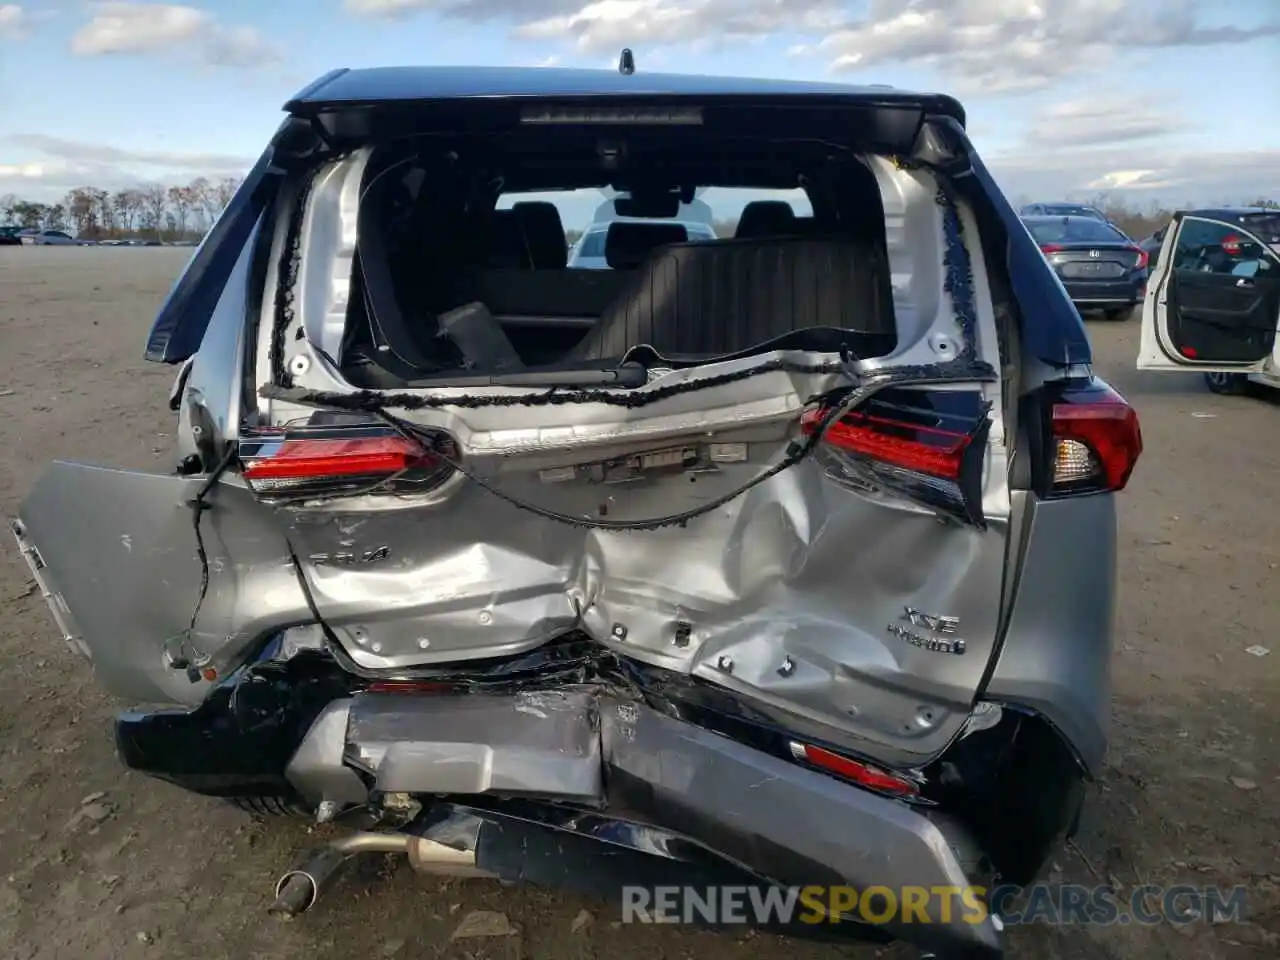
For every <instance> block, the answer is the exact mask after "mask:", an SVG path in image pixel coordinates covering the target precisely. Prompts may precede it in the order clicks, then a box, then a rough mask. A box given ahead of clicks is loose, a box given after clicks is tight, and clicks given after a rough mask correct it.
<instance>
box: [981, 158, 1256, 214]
mask: <svg viewBox="0 0 1280 960" xmlns="http://www.w3.org/2000/svg"><path fill="white" fill-rule="evenodd" d="M984 159H985V160H986V162H987V165H988V166H989V167H990V168H991V171H992V173H993V174H994V175H995V176H996V179H997V180H998V181H999V183H1000V186H1001V188H1002V189H1003V190H1004V191H1005V193H1006V194H1008V195H1009V196H1010V197H1015V198H1016V197H1025V198H1029V199H1045V198H1049V199H1058V198H1064V199H1077V198H1083V197H1086V196H1089V195H1091V194H1094V193H1100V192H1102V193H1114V194H1115V195H1117V196H1120V197H1124V198H1125V199H1128V200H1131V201H1134V202H1139V203H1141V202H1146V201H1147V200H1158V201H1159V202H1160V203H1161V204H1167V205H1175V206H1176V205H1182V204H1210V203H1246V202H1248V201H1250V200H1253V199H1256V198H1258V197H1260V196H1263V197H1273V198H1280V150H1230V151H1227V150H1221V151H1214V150H1206V151H1189V150H1180V151H1179V150H1169V149H1166V148H1153V147H1143V146H1135V145H1133V144H1127V145H1122V144H1116V145H1111V146H1105V147H1095V148H1093V149H1085V150H1060V149H1041V148H1038V147H1037V146H1035V145H1032V144H1027V145H1022V146H1019V147H1017V148H1014V149H1011V150H1007V151H999V152H994V153H992V154H991V155H989V156H986V157H985V158H984Z"/></svg>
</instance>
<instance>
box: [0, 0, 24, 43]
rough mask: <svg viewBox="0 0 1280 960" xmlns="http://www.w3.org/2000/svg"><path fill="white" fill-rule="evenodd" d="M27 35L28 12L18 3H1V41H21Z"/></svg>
mask: <svg viewBox="0 0 1280 960" xmlns="http://www.w3.org/2000/svg"><path fill="white" fill-rule="evenodd" d="M26 35H27V12H26V11H25V10H23V9H22V7H20V6H18V5H17V4H16V3H0V40H21V39H23V38H24V37H25V36H26Z"/></svg>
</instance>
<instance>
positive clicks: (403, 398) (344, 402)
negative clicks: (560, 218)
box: [258, 360, 846, 413]
mask: <svg viewBox="0 0 1280 960" xmlns="http://www.w3.org/2000/svg"><path fill="white" fill-rule="evenodd" d="M845 369H846V365H845V364H843V363H841V362H840V361H838V360H827V361H823V362H821V363H796V362H794V361H791V360H770V361H768V362H766V363H762V364H760V365H759V366H755V367H750V368H748V369H746V370H735V371H733V372H732V373H720V374H714V375H712V376H709V377H703V378H700V379H698V380H686V381H684V382H682V383H673V384H671V385H670V386H666V387H657V388H655V389H653V390H644V391H632V392H621V391H619V390H617V389H607V390H606V389H601V388H591V389H566V388H564V387H552V388H551V389H549V390H543V391H540V392H538V393H522V394H517V395H509V394H508V395H505V396H497V395H493V394H466V395H463V396H458V397H441V396H435V395H432V394H421V393H390V392H386V391H381V390H354V391H340V390H312V389H309V388H307V387H284V386H277V385H275V384H269V383H268V384H263V385H262V386H261V387H259V388H258V396H260V397H262V398H263V399H264V400H282V401H285V402H287V403H298V404H302V405H304V406H312V407H329V408H332V409H334V410H349V411H355V412H360V413H380V412H382V411H384V410H388V409H393V410H439V409H443V408H445V407H458V408H460V409H464V410H478V409H481V408H483V407H555V406H564V405H568V404H576V403H603V404H606V405H608V406H611V407H625V408H626V409H629V410H634V409H637V408H639V407H647V406H649V405H650V404H652V403H658V402H659V401H662V400H668V399H670V398H671V397H676V396H680V395H681V394H685V393H693V392H696V391H698V390H709V389H711V388H712V387H722V386H724V385H726V384H730V383H738V382H740V381H743V380H749V379H750V378H752V377H757V376H761V375H763V374H766V373H779V372H781V373H794V374H798V375H801V376H817V375H822V374H831V373H842V372H844V371H845Z"/></svg>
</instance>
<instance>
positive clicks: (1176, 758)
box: [0, 248, 1280, 960]
mask: <svg viewBox="0 0 1280 960" xmlns="http://www.w3.org/2000/svg"><path fill="white" fill-rule="evenodd" d="M189 254H190V251H188V250H178V249H165V250H153V249H88V250H83V249H61V248H43V249H32V248H17V249H11V248H0V511H3V512H4V513H5V514H6V516H10V515H13V514H14V513H15V512H16V511H17V508H18V506H19V504H20V502H21V500H22V498H23V497H24V496H25V494H26V492H27V490H28V489H29V488H30V486H31V484H32V483H33V482H34V481H35V480H36V478H37V476H38V475H39V473H40V471H41V469H42V468H43V466H44V464H45V463H46V462H47V461H48V460H50V459H52V458H55V457H57V458H72V459H86V460H98V461H102V462H108V463H112V464H117V465H121V466H127V467H132V468H155V469H158V470H167V469H168V468H169V467H170V465H171V464H170V461H171V456H170V449H171V442H172V437H171V436H170V433H171V431H172V429H173V418H172V416H171V415H170V414H169V412H168V411H167V409H166V408H165V403H164V400H165V397H166V394H167V391H168V389H169V386H170V383H171V379H172V376H173V373H174V371H173V370H172V369H169V368H164V367H159V366H156V365H151V364H147V363H145V362H143V361H142V349H143V341H144V338H145V336H146V333H147V331H148V328H149V325H150V323H151V319H152V317H153V315H154V312H155V310H156V307H157V306H158V305H159V303H160V301H161V298H162V296H163V295H164V294H165V292H166V291H167V290H168V288H169V286H170V284H171V283H172V282H173V280H174V279H175V277H176V276H177V273H178V271H179V270H180V268H181V267H182V265H183V263H184V262H185V260H186V258H187V257H188V256H189ZM1090 330H1091V333H1092V336H1093V339H1094V344H1095V348H1096V354H1097V358H1098V368H1099V372H1100V373H1101V374H1102V375H1103V376H1105V377H1107V378H1108V379H1109V380H1111V382H1112V383H1113V384H1115V385H1116V386H1117V387H1118V388H1119V389H1120V390H1121V391H1122V392H1124V393H1125V394H1126V395H1127V396H1128V397H1129V399H1130V400H1131V401H1132V402H1133V403H1134V404H1135V405H1136V406H1137V408H1138V410H1139V412H1140V414H1141V416H1142V424H1143V430H1144V432H1145V437H1146V452H1145V454H1144V456H1143V458H1142V461H1141V462H1140V464H1139V465H1138V469H1137V472H1136V475H1135V477H1134V479H1133V482H1132V485H1131V487H1130V489H1129V491H1128V492H1126V493H1125V494H1124V495H1123V497H1122V507H1121V514H1122V522H1121V563H1120V579H1121V587H1122V598H1121V609H1120V631H1119V644H1118V649H1117V650H1116V655H1115V730H1114V737H1113V744H1112V753H1111V759H1110V766H1109V769H1108V770H1107V772H1106V775H1105V776H1104V777H1103V778H1102V780H1101V782H1100V783H1099V784H1097V785H1096V786H1095V789H1094V791H1093V795H1092V797H1093V803H1092V807H1091V810H1090V813H1089V815H1088V817H1087V820H1086V825H1085V830H1084V835H1083V836H1082V837H1081V839H1080V841H1079V845H1078V847H1077V848H1075V849H1071V850H1064V851H1062V853H1061V854H1060V855H1059V856H1058V857H1056V858H1055V863H1054V865H1053V866H1054V870H1053V873H1052V874H1051V877H1050V879H1052V880H1057V879H1065V880H1069V881H1074V882H1080V883H1097V882H1104V883H1105V882H1112V883H1118V884H1121V885H1125V886H1135V885H1138V884H1141V883H1159V884H1166V885H1168V884H1173V883H1188V884H1195V885H1204V884H1222V885H1227V886H1231V885H1235V884H1243V885H1245V886H1247V887H1248V888H1249V908H1248V920H1249V922H1247V923H1240V924H1238V923H1222V924H1217V925H1214V924H1210V923H1207V922H1206V923H1195V924H1192V925H1190V926H1188V927H1180V928H1179V927H1174V926H1171V925H1163V926H1157V927H1138V926H1113V927H1107V928H1101V927H1092V928H1085V927H1066V928H1057V929H1050V928H1047V927H1043V926H1036V927H1029V928H1022V929H1019V930H1016V931H1014V932H1013V936H1012V949H1011V955H1012V956H1014V957H1018V958H1022V957H1028V958H1030V957H1036V958H1058V960H1066V958H1081V960H1083V958H1086V957H1087V958H1096V957H1106V958H1127V957H1143V958H1161V957H1168V958H1186V960H1191V958H1195V960H1214V958H1245V957H1264V956H1265V957H1275V956H1277V955H1278V954H1280V805H1278V804H1276V803H1275V799H1274V798H1275V795H1276V791H1277V790H1278V789H1280V746H1278V745H1277V744H1278V743H1280V736H1277V735H1278V734H1280V723H1278V721H1277V719H1276V718H1277V711H1276V708H1277V706H1280V682H1278V680H1280V573H1278V572H1277V571H1278V570H1280V509H1278V504H1280V498H1278V497H1277V478H1278V477H1280V445H1277V444H1276V442H1275V440H1276V437H1277V436H1280V402H1277V401H1275V400H1268V399H1259V398H1223V397H1216V396H1213V395H1210V394H1208V393H1207V392H1205V390H1204V389H1203V387H1202V386H1201V384H1200V381H1199V378H1197V377H1185V378H1184V377H1180V376H1179V377H1160V376H1148V375H1139V374H1138V373H1136V372H1135V371H1134V370H1133V369H1132V366H1133V358H1134V355H1135V352H1136V348H1137V337H1138V330H1137V322H1136V321H1135V320H1131V321H1129V322H1124V323H1107V322H1105V321H1102V320H1097V321H1091V323H1090ZM0 541H4V543H3V545H0V605H2V609H3V611H4V614H5V615H4V617H3V619H0V664H2V665H3V669H0V758H2V759H0V956H4V957H10V958H13V960H30V958H39V960H52V958H58V957H66V958H74V960H82V958H96V957H112V958H121V960H127V958H154V957H166V958H168V957H172V958H201V960H230V958H240V957H256V958H264V960H265V958H285V957H289V958H300V957H309V958H317V960H327V958H347V957H370V958H383V957H399V958H409V957H445V958H462V957H501V958H517V957H519V958H529V960H543V958H546V960H553V958H554V960H575V958H580V960H586V958H594V957H609V958H611V960H633V958H634V960H640V958H643V960H674V958H685V957H698V958H700V960H731V958H734V960H737V958H741V960H747V958H760V960H773V958H783V957H786V958H787V960H819V958H831V957H836V956H845V957H852V958H859V960H870V958H871V957H872V956H877V955H878V956H882V957H885V958H906V957H910V956H912V953H911V952H910V951H908V950H906V949H904V948H902V947H900V946H898V947H892V948H878V949H877V948H873V947H865V946H856V947H838V948H837V947H828V946H821V945H815V944H810V943H802V942H795V941H784V940H780V939H776V938H773V937H768V936H763V935H761V936H750V935H741V936H733V935H728V934H714V933H710V932H690V931H687V930H681V929H676V928H674V927H646V928H637V927H635V926H630V925H628V926H622V925H620V924H619V923H617V919H618V916H619V913H618V910H617V908H616V907H614V906H611V905H609V904H607V903H604V902H594V901H587V900H583V899H580V898H577V897H572V896H565V895H561V894H559V893H555V892H547V891H543V890H538V889H529V888H515V887H504V886H500V885H498V884H496V883H490V882H486V881H467V882H465V883H464V882H451V883H450V882H436V881H429V880H424V879H421V878H418V877H415V876H414V875H413V874H412V873H411V872H410V871H409V870H408V868H407V867H404V866H400V865H397V864H395V863H394V862H392V861H385V862H384V861H380V860H376V859H375V860H372V861H364V862H363V863H362V864H361V865H360V866H359V867H358V868H357V869H355V870H353V871H351V872H350V873H348V874H346V875H345V876H344V878H343V879H342V880H341V881H340V882H339V883H338V885H337V887H336V889H335V890H334V892H333V893H332V894H331V895H329V896H328V898H327V899H326V900H323V901H322V902H321V903H320V904H319V905H318V906H317V907H316V909H315V910H314V911H313V912H311V913H309V914H308V915H307V916H306V917H304V918H301V919H299V920H295V921H293V922H289V923H284V922H280V921H276V920H274V919H272V918H270V917H268V916H266V914H265V908H266V906H267V903H268V901H269V899H270V893H271V888H272V886H273V884H274V883H275V880H276V877H277V876H278V874H279V872H280V871H281V870H282V869H284V868H285V867H287V866H289V865H290V864H291V862H292V861H293V859H294V857H295V855H296V854H297V853H298V852H299V851H300V850H302V849H304V848H306V847H308V846H309V845H310V843H311V841H312V839H313V838H310V837H308V835H307V834H308V832H309V828H308V827H307V826H306V825H304V824H294V823H287V822H277V821H263V822H259V821H256V820H254V819H252V818H250V817H249V816H248V815H246V814H242V813H240V812H238V811H236V810H234V809H232V808H230V807H228V806H225V805H223V804H221V803H218V802H215V801H212V800H204V799H201V798H198V797H194V796H190V795H186V794H184V793H182V792H181V791H179V790H178V789H176V788H173V787H169V786H167V785H165V784H161V783H157V782H154V781H150V780H147V779H144V778H142V777H139V776H133V775H130V774H127V773H126V772H125V771H124V770H123V769H121V767H120V766H119V765H118V764H117V761H116V759H115V756H114V753H113V749H112V744H111V739H110V727H109V721H110V718H111V716H112V713H113V711H115V710H116V709H118V708H119V707H120V706H121V704H119V703H116V702H113V701H112V700H111V699H110V698H109V697H107V696H105V695H103V694H102V693H100V692H99V690H98V688H97V687H96V686H95V685H94V682H93V680H92V677H91V676H90V671H89V668H88V667H87V666H86V665H85V664H84V663H83V662H81V661H79V660H77V659H76V658H74V657H73V656H72V654H70V653H69V652H68V651H67V650H66V649H65V648H64V646H63V644H62V642H61V641H60V640H59V638H58V635H57V634H56V632H55V629H54V626H53V623H52V620H51V618H50V617H49V614H48V612H47V611H46V609H45V606H44V603H43V601H42V600H41V599H40V596H39V595H38V594H37V593H35V592H34V590H33V587H32V585H31V584H30V581H29V579H28V576H27V569H26V567H25V565H24V563H23V561H22V560H21V558H20V557H19V556H18V555H17V552H16V550H15V549H14V546H13V543H12V541H9V540H8V538H7V536H0ZM1255 645H1256V646H1261V647H1266V648H1270V649H1271V652H1270V653H1269V654H1268V655H1264V656H1256V655H1254V654H1250V653H1248V652H1246V648H1249V647H1253V646H1255ZM479 910H484V911H496V912H499V913H501V914H504V915H505V916H506V918H507V920H508V921H509V924H510V926H511V930H512V932H511V933H509V934H508V935H506V936H499V937H493V938H483V939H456V940H455V939H451V938H452V936H453V934H454V932H455V930H456V929H457V927H458V925H459V924H460V923H461V921H462V920H463V918H465V917H466V916H467V914H468V913H470V912H471V911H479Z"/></svg>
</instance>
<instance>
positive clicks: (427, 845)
mask: <svg viewBox="0 0 1280 960" xmlns="http://www.w3.org/2000/svg"><path fill="white" fill-rule="evenodd" d="M360 853H403V854H406V855H407V856H408V858H409V865H410V866H411V867H413V869H414V870H415V871H417V872H418V873H423V874H431V875H434V876H450V877H462V878H465V877H493V876H494V874H491V873H489V872H487V871H485V870H481V869H479V868H478V867H476V855H475V851H474V850H458V849H455V848H454V847H447V846H445V845H444V844H443V843H437V842H436V841H435V840H429V839H427V838H426V837H418V836H414V835H413V834H408V833H356V834H352V835H351V836H349V837H341V838H339V839H337V840H334V841H333V842H332V843H329V844H327V845H326V846H323V847H321V848H320V849H319V850H316V851H315V852H314V853H312V854H311V856H309V857H307V859H305V860H304V861H303V862H302V863H301V864H300V865H299V866H297V867H294V868H293V869H292V870H290V871H288V872H287V873H286V874H285V875H284V876H282V877H281V878H280V880H279V882H277V883H276V899H275V902H274V903H273V904H272V905H271V907H270V910H269V912H271V913H273V914H276V915H279V916H283V917H296V916H298V915H299V914H301V913H305V912H306V911H308V910H310V909H311V908H312V907H313V906H315V902H316V900H318V899H319V898H320V892H321V890H323V889H324V888H325V886H327V885H328V883H329V881H330V880H331V879H332V878H333V875H334V874H335V873H336V872H337V870H338V868H339V867H340V866H342V864H344V863H345V862H346V861H347V860H348V859H350V858H351V857H354V856H356V855H357V854H360Z"/></svg>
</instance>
